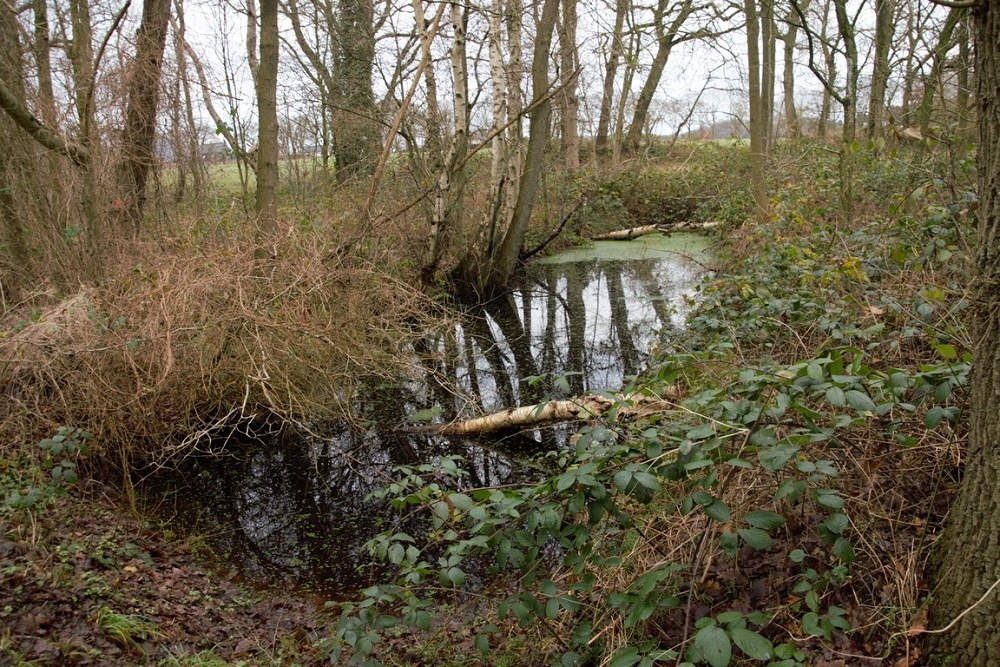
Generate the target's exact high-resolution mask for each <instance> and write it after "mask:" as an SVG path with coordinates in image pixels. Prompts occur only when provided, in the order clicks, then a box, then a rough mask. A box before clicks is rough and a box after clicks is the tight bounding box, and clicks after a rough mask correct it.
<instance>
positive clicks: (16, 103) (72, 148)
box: [0, 78, 90, 167]
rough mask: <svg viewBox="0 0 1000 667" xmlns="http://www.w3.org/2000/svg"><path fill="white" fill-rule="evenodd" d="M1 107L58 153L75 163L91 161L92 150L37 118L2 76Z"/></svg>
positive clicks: (0, 89)
mask: <svg viewBox="0 0 1000 667" xmlns="http://www.w3.org/2000/svg"><path fill="white" fill-rule="evenodd" d="M0 109H3V110H4V111H6V112H7V115H8V116H10V117H11V119H13V121H14V122H15V123H17V125H18V127H20V128H21V129H22V130H24V131H25V132H27V133H28V134H30V135H31V136H32V137H33V138H34V139H35V141H37V142H38V143H39V144H41V145H42V146H44V147H45V148H47V149H49V150H50V151H54V152H56V153H60V154H62V155H65V156H66V157H68V158H69V159H70V160H72V161H73V163H74V164H76V165H79V166H81V167H82V166H85V165H87V163H89V162H90V151H88V150H87V149H86V147H84V146H81V145H80V144H78V143H75V142H72V141H67V140H66V139H64V138H63V137H61V136H59V134H57V133H56V132H55V131H54V130H52V129H51V128H48V127H46V126H45V125H43V124H42V122H41V121H40V120H38V119H37V118H35V116H34V115H33V114H32V113H31V111H30V110H29V109H28V108H27V107H26V106H25V105H24V103H23V102H21V100H19V99H18V98H17V96H16V95H14V93H13V91H12V90H11V89H10V88H9V87H8V86H7V83H6V82H5V81H4V80H3V79H2V78H0Z"/></svg>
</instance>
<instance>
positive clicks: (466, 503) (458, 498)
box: [448, 493, 472, 512]
mask: <svg viewBox="0 0 1000 667" xmlns="http://www.w3.org/2000/svg"><path fill="white" fill-rule="evenodd" d="M448 500H450V501H451V504H452V505H454V506H455V507H457V508H458V509H460V510H462V511H463V512H465V511H468V509H469V508H470V507H472V498H470V497H469V496H467V495H465V494H464V493H453V494H451V495H450V496H448Z"/></svg>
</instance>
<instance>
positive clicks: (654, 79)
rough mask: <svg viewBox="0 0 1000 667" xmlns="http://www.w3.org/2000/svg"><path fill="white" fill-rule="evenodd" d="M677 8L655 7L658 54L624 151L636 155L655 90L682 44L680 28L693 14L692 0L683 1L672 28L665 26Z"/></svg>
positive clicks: (663, 3)
mask: <svg viewBox="0 0 1000 667" xmlns="http://www.w3.org/2000/svg"><path fill="white" fill-rule="evenodd" d="M673 10H674V7H673V6H669V5H668V4H667V0H660V2H659V4H658V5H657V7H656V13H655V16H654V18H653V23H654V29H655V30H656V55H654V56H653V63H652V65H650V67H649V75H648V76H647V77H646V82H645V83H644V84H643V86H642V90H641V91H640V92H639V97H638V98H637V99H636V102H635V111H634V112H633V114H632V123H631V124H630V125H629V128H628V133H627V134H626V135H625V142H624V144H625V145H624V148H625V150H626V151H630V152H634V151H636V150H638V149H639V143H640V141H641V140H642V133H643V131H644V130H645V129H646V120H647V118H648V116H649V105H650V104H652V102H653V96H654V95H656V89H657V88H659V86H660V79H661V78H663V70H664V69H665V68H666V66H667V61H668V60H669V59H670V52H671V51H672V50H673V48H674V45H675V44H676V43H677V42H678V41H679V39H678V35H679V33H680V30H681V27H682V26H683V25H684V22H685V21H686V20H687V18H688V17H689V16H691V13H692V12H693V11H694V3H693V0H684V1H683V2H682V3H679V6H678V7H677V14H676V15H675V16H674V17H673V19H672V20H671V21H670V25H669V26H666V25H664V22H665V21H666V20H667V15H668V11H673Z"/></svg>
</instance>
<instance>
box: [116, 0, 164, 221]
mask: <svg viewBox="0 0 1000 667" xmlns="http://www.w3.org/2000/svg"><path fill="white" fill-rule="evenodd" d="M169 24H170V0H146V2H144V3H143V5H142V23H140V24H139V30H138V32H137V33H136V47H135V48H136V51H135V60H134V61H133V62H132V68H131V72H130V73H129V74H130V76H129V85H128V92H127V93H126V96H127V99H128V102H127V105H126V109H125V129H124V132H123V134H122V151H121V156H120V158H119V164H118V175H119V179H120V183H121V187H122V200H123V206H122V214H123V215H122V217H123V218H124V220H123V222H124V223H125V226H126V229H127V230H128V231H129V232H130V233H132V234H133V235H137V234H138V233H139V226H140V220H141V219H142V211H143V208H144V206H145V203H146V181H147V179H148V178H149V172H150V170H151V169H152V168H153V166H154V165H155V163H156V158H155V157H154V155H153V142H154V139H155V138H156V112H157V108H158V106H159V102H160V72H161V70H162V65H163V49H164V46H165V45H166V41H167V27H168V26H169Z"/></svg>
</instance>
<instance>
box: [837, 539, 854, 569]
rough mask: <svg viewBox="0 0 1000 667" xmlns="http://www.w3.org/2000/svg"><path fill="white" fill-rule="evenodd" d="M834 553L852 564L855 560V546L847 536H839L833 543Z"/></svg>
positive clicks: (848, 563)
mask: <svg viewBox="0 0 1000 667" xmlns="http://www.w3.org/2000/svg"><path fill="white" fill-rule="evenodd" d="M833 555H834V556H836V557H837V558H839V559H840V560H841V561H843V562H844V563H846V564H847V565H850V564H851V563H853V562H854V546H853V545H851V541H850V540H849V539H847V538H846V537H838V538H837V541H836V542H834V543H833Z"/></svg>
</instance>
